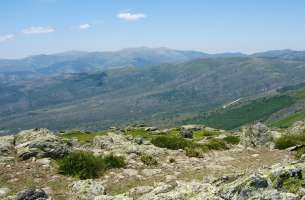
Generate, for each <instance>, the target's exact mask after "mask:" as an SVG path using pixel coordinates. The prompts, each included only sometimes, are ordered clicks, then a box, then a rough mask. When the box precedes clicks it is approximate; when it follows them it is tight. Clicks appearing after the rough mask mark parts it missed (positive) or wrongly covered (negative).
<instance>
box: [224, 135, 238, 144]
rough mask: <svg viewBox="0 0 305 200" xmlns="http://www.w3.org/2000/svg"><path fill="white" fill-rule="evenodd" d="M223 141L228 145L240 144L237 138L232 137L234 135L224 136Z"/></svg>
mask: <svg viewBox="0 0 305 200" xmlns="http://www.w3.org/2000/svg"><path fill="white" fill-rule="evenodd" d="M223 140H224V141H225V142H226V143H228V144H233V145H236V144H239V142H240V138H239V136H234V135H230V136H226V137H225V138H223Z"/></svg>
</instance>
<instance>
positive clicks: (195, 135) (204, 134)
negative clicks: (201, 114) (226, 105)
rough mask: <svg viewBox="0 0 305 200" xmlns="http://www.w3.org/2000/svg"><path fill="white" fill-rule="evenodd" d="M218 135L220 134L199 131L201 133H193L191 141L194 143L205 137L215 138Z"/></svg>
mask: <svg viewBox="0 0 305 200" xmlns="http://www.w3.org/2000/svg"><path fill="white" fill-rule="evenodd" d="M218 135H220V132H218V131H207V130H201V131H194V133H193V139H194V140H196V141H199V140H202V139H203V138H205V137H210V138H212V137H215V136H218Z"/></svg>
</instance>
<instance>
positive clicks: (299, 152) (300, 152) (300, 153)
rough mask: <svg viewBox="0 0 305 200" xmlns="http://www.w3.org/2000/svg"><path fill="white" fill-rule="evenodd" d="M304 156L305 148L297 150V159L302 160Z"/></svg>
mask: <svg viewBox="0 0 305 200" xmlns="http://www.w3.org/2000/svg"><path fill="white" fill-rule="evenodd" d="M303 154H305V147H301V148H299V149H297V150H296V154H295V157H296V158H297V159H300V158H301V156H302V155H303Z"/></svg>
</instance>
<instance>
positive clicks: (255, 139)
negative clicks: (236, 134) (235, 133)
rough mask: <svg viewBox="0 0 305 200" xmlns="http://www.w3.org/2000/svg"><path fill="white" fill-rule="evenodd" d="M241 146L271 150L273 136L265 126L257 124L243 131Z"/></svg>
mask: <svg viewBox="0 0 305 200" xmlns="http://www.w3.org/2000/svg"><path fill="white" fill-rule="evenodd" d="M241 144H243V145H244V146H245V147H268V148H271V147H272V146H273V145H274V143H273V135H272V132H271V131H270V130H269V128H268V127H267V126H266V125H264V124H262V123H257V124H254V125H251V126H249V127H247V128H244V129H243V131H242V135H241Z"/></svg>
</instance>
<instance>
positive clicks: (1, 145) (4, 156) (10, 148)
mask: <svg viewBox="0 0 305 200" xmlns="http://www.w3.org/2000/svg"><path fill="white" fill-rule="evenodd" d="M14 154H15V147H14V136H2V137H0V161H5V160H9V159H10V158H12V157H13V156H14Z"/></svg>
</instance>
